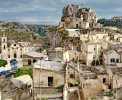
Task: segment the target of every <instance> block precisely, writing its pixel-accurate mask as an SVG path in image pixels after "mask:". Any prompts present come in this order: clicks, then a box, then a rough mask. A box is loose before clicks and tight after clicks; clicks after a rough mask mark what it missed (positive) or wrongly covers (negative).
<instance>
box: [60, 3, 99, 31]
mask: <svg viewBox="0 0 122 100" xmlns="http://www.w3.org/2000/svg"><path fill="white" fill-rule="evenodd" d="M59 26H60V27H64V28H81V29H88V28H93V27H96V26H99V25H98V23H97V18H96V13H95V11H93V10H91V9H90V8H82V7H81V8H80V7H79V6H78V5H74V4H69V5H67V6H66V7H64V9H63V16H62V18H61V22H60V25H59Z"/></svg>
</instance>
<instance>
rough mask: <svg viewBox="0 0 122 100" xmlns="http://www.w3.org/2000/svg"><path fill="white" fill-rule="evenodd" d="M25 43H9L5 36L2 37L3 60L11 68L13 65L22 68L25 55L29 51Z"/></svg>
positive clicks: (12, 41)
mask: <svg viewBox="0 0 122 100" xmlns="http://www.w3.org/2000/svg"><path fill="white" fill-rule="evenodd" d="M23 43H26V42H15V41H14V40H11V41H8V40H7V37H6V36H5V35H4V36H3V37H1V59H3V60H6V61H7V62H8V65H9V66H11V67H12V64H13V63H14V64H16V67H22V66H23V61H22V60H23V54H24V53H25V52H27V50H28V49H27V48H26V47H24V46H23ZM26 44H27V43H26Z"/></svg>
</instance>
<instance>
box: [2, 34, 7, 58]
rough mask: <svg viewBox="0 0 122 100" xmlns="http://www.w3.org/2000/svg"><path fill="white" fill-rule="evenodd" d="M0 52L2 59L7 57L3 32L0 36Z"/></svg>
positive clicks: (5, 38)
mask: <svg viewBox="0 0 122 100" xmlns="http://www.w3.org/2000/svg"><path fill="white" fill-rule="evenodd" d="M1 54H2V55H1V56H2V59H7V37H6V36H5V34H4V35H3V36H2V37H1Z"/></svg>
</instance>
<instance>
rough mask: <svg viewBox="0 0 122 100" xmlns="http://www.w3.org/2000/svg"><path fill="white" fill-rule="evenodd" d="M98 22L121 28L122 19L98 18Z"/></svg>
mask: <svg viewBox="0 0 122 100" xmlns="http://www.w3.org/2000/svg"><path fill="white" fill-rule="evenodd" d="M98 23H100V24H102V25H103V26H112V27H117V28H122V19H105V18H102V19H99V20H98Z"/></svg>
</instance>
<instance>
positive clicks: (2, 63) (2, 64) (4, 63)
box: [0, 59, 7, 67]
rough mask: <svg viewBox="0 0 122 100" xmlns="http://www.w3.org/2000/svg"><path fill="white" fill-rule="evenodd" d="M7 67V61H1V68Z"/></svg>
mask: <svg viewBox="0 0 122 100" xmlns="http://www.w3.org/2000/svg"><path fill="white" fill-rule="evenodd" d="M5 65H7V61H6V60H2V59H0V67H5Z"/></svg>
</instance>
